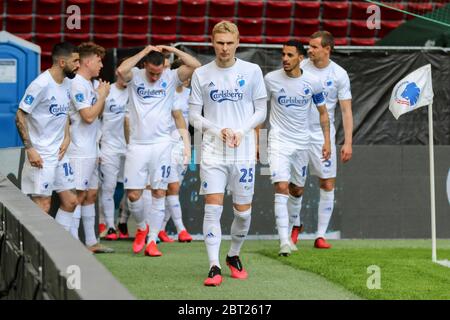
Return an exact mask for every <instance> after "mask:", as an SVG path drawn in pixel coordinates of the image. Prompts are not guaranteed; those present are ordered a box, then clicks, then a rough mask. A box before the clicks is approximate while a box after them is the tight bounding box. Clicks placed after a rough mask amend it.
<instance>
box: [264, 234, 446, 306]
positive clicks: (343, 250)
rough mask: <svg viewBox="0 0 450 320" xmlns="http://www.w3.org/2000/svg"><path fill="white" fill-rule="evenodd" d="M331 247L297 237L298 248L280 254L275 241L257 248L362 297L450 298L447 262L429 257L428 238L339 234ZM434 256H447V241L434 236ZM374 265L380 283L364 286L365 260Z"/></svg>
mask: <svg viewBox="0 0 450 320" xmlns="http://www.w3.org/2000/svg"><path fill="white" fill-rule="evenodd" d="M331 243H332V244H333V248H332V249H330V250H317V249H314V248H313V242H312V241H300V242H299V248H300V250H299V251H298V252H295V253H294V254H292V255H291V256H290V257H279V256H278V254H277V249H278V246H277V244H274V245H270V246H267V247H266V248H265V249H262V250H260V251H258V252H259V253H261V254H263V255H265V256H267V257H270V258H272V259H274V260H276V261H280V262H281V263H284V264H286V265H288V266H291V267H294V268H296V269H299V270H305V271H309V272H313V273H315V274H318V275H321V276H323V277H324V278H326V279H328V280H330V281H332V282H333V283H335V284H338V285H341V286H343V287H344V288H346V289H348V290H349V291H351V292H353V293H355V294H356V295H358V296H360V297H362V298H366V299H446V300H448V299H450V268H446V267H443V266H440V265H438V264H435V263H432V262H431V242H430V241H428V240H340V241H331ZM438 248H440V249H439V251H438V258H439V259H449V258H450V241H448V240H447V241H444V240H440V241H438ZM372 265H375V266H378V267H379V268H380V275H381V282H380V284H381V288H380V289H369V288H368V287H367V280H368V278H369V277H370V276H371V275H372V273H368V267H369V266H372Z"/></svg>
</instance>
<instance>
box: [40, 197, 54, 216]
mask: <svg viewBox="0 0 450 320" xmlns="http://www.w3.org/2000/svg"><path fill="white" fill-rule="evenodd" d="M38 205H39V207H40V208H41V209H42V210H43V211H45V212H46V213H49V212H50V207H51V200H50V198H49V199H48V200H47V199H45V200H42V201H40V202H39V203H38Z"/></svg>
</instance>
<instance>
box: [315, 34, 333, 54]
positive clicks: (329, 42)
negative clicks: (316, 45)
mask: <svg viewBox="0 0 450 320" xmlns="http://www.w3.org/2000/svg"><path fill="white" fill-rule="evenodd" d="M317 38H322V41H320V44H321V45H322V47H324V48H325V47H328V46H330V48H331V51H333V49H334V38H333V35H332V34H331V33H330V32H328V31H325V30H323V31H317V32H314V33H313V34H312V36H311V39H317Z"/></svg>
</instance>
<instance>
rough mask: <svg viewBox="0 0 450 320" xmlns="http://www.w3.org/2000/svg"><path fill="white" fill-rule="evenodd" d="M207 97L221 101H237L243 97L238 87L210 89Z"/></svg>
mask: <svg viewBox="0 0 450 320" xmlns="http://www.w3.org/2000/svg"><path fill="white" fill-rule="evenodd" d="M209 97H210V98H211V100H212V101H215V102H219V103H220V102H223V101H239V100H242V98H243V97H244V93H243V92H240V91H239V90H238V89H234V91H232V90H211V92H210V93H209Z"/></svg>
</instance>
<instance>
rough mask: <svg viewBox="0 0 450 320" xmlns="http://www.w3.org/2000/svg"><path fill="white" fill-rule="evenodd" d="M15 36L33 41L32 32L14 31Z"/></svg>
mask: <svg viewBox="0 0 450 320" xmlns="http://www.w3.org/2000/svg"><path fill="white" fill-rule="evenodd" d="M0 21H1V19H0ZM14 35H15V36H16V37H19V38H22V39H23V40H27V41H30V42H33V34H32V33H15V34H14Z"/></svg>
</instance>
